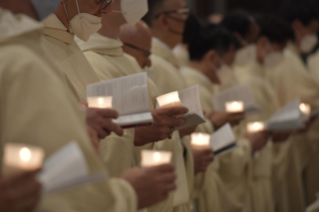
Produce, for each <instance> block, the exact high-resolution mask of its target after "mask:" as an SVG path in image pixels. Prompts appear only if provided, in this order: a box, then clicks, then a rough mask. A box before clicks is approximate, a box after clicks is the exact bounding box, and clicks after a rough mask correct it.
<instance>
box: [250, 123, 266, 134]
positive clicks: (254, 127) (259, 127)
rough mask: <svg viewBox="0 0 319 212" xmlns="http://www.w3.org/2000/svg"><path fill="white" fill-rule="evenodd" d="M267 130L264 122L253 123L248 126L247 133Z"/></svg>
mask: <svg viewBox="0 0 319 212" xmlns="http://www.w3.org/2000/svg"><path fill="white" fill-rule="evenodd" d="M264 130H266V126H265V124H264V123H263V122H253V123H248V124H247V131H248V132H250V133H256V132H261V131H264Z"/></svg>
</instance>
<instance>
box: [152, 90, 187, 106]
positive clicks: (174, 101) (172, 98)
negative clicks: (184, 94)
mask: <svg viewBox="0 0 319 212" xmlns="http://www.w3.org/2000/svg"><path fill="white" fill-rule="evenodd" d="M156 99H157V102H158V104H159V106H160V108H163V107H171V106H181V105H182V103H181V100H180V99H179V95H178V92H177V91H175V92H172V93H168V94H165V95H162V96H159V97H157V98H156Z"/></svg>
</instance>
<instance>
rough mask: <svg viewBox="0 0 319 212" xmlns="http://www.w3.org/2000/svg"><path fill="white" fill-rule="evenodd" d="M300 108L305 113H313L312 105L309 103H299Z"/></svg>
mask: <svg viewBox="0 0 319 212" xmlns="http://www.w3.org/2000/svg"><path fill="white" fill-rule="evenodd" d="M299 109H300V110H301V112H302V113H303V114H305V115H310V113H311V106H310V105H309V104H305V103H301V104H300V105H299Z"/></svg>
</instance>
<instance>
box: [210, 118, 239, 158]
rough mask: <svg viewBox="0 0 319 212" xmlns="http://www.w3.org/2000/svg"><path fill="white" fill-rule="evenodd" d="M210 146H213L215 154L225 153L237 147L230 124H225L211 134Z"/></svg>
mask: <svg viewBox="0 0 319 212" xmlns="http://www.w3.org/2000/svg"><path fill="white" fill-rule="evenodd" d="M210 146H211V147H212V148H213V150H214V155H215V156H220V155H223V154H226V153H227V152H230V151H232V150H233V149H235V148H238V144H237V140H236V138H235V136H234V133H233V130H232V128H231V126H230V124H225V125H224V126H223V127H221V128H220V129H218V130H217V131H216V132H215V133H213V134H212V135H211V138H210Z"/></svg>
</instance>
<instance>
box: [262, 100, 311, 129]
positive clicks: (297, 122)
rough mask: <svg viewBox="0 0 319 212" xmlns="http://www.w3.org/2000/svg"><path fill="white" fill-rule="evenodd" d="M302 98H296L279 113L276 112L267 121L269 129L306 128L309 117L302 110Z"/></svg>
mask: <svg viewBox="0 0 319 212" xmlns="http://www.w3.org/2000/svg"><path fill="white" fill-rule="evenodd" d="M299 106H300V100H299V99H295V100H293V101H291V102H289V103H288V104H286V105H285V106H284V107H283V108H281V109H280V110H279V111H278V112H277V113H275V114H274V115H273V116H272V117H271V118H270V119H269V120H268V121H267V122H266V125H267V129H268V130H298V129H303V128H305V123H304V122H305V121H306V120H307V119H308V118H309V117H308V116H307V115H305V114H304V113H302V112H301V110H300V107H299Z"/></svg>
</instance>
